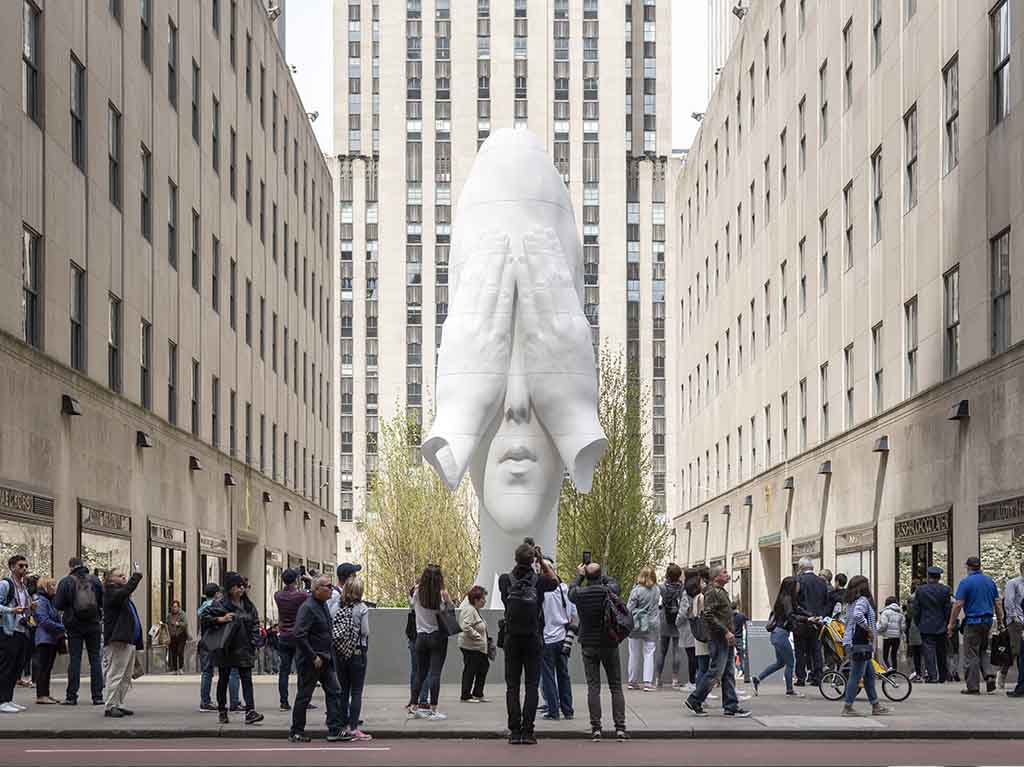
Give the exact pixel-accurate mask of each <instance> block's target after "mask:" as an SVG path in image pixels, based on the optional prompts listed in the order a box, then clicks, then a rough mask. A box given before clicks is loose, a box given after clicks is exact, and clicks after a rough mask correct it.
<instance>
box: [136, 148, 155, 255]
mask: <svg viewBox="0 0 1024 767" xmlns="http://www.w3.org/2000/svg"><path fill="white" fill-rule="evenodd" d="M140 155H141V157H142V189H141V191H140V192H139V198H140V199H139V211H140V216H141V219H142V220H141V222H140V226H141V227H142V236H143V237H145V238H146V240H148V241H149V242H152V241H153V207H152V197H153V154H152V153H151V152H150V151H149V150H148V149H147V148H146V145H145V144H143V145H142V148H141V150H140Z"/></svg>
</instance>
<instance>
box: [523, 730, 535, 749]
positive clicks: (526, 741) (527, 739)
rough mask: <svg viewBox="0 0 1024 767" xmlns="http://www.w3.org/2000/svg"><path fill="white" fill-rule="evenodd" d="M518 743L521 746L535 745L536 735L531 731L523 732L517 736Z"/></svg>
mask: <svg viewBox="0 0 1024 767" xmlns="http://www.w3.org/2000/svg"><path fill="white" fill-rule="evenodd" d="M519 743H520V745H523V746H536V745H537V736H536V735H534V734H533V733H532V732H524V733H523V734H522V735H520V736H519Z"/></svg>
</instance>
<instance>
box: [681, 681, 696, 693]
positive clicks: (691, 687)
mask: <svg viewBox="0 0 1024 767" xmlns="http://www.w3.org/2000/svg"><path fill="white" fill-rule="evenodd" d="M683 689H684V690H686V691H687V692H693V691H694V690H696V689H697V685H695V684H694V683H693V682H687V683H686V686H685V687H683Z"/></svg>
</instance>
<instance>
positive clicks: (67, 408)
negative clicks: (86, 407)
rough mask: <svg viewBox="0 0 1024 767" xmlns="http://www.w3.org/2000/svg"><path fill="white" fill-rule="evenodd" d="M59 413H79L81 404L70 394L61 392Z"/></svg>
mask: <svg viewBox="0 0 1024 767" xmlns="http://www.w3.org/2000/svg"><path fill="white" fill-rule="evenodd" d="M60 413H61V415H81V414H82V406H81V405H80V404H78V400H76V399H75V398H74V397H72V396H71V395H70V394H62V395H61V397H60Z"/></svg>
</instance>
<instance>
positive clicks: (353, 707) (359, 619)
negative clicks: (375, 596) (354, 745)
mask: <svg viewBox="0 0 1024 767" xmlns="http://www.w3.org/2000/svg"><path fill="white" fill-rule="evenodd" d="M338 615H343V617H342V618H340V619H339V618H338V616H335V619H336V620H348V621H349V622H350V623H349V625H351V626H352V627H353V628H355V629H356V631H357V632H358V637H357V639H356V643H355V644H356V646H355V648H354V649H353V651H352V655H350V656H348V657H347V658H346V657H344V656H343V655H342V654H341V653H339V652H335V659H336V661H337V663H338V668H337V671H338V686H339V687H341V727H342V732H341V739H342V740H343V741H350V740H361V741H362V740H372V739H373V736H372V735H368V734H367V733H365V732H363V731H362V730H361V729H359V715H360V714H361V713H362V710H363V685H364V683H365V682H366V660H367V659H366V654H367V651H368V650H369V648H370V609H369V608H368V607H367V606H366V603H365V602H364V601H363V579H362V578H360V577H359V576H358V575H353V576H351V577H350V578H349V579H348V580H347V581H345V586H344V587H343V588H342V590H341V607H340V608H339V609H338Z"/></svg>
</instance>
